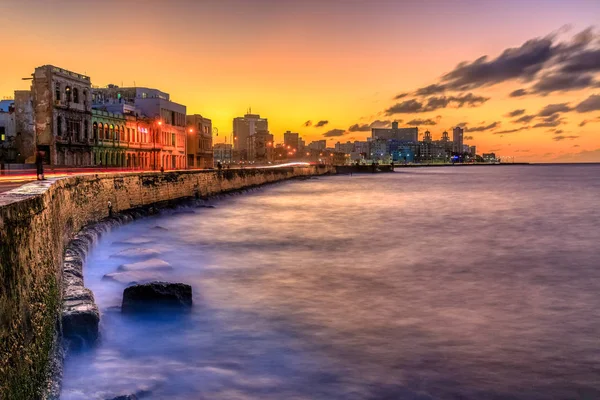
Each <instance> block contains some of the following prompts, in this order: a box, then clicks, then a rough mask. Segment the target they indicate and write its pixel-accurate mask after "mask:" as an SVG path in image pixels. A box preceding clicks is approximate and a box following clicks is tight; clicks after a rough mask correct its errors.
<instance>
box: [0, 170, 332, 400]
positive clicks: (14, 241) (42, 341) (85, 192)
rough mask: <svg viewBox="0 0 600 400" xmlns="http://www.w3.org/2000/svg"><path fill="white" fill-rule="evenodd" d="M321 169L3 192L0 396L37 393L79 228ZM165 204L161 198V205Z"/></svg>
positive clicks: (151, 177) (144, 177) (123, 177)
mask: <svg viewBox="0 0 600 400" xmlns="http://www.w3.org/2000/svg"><path fill="white" fill-rule="evenodd" d="M327 172H330V171H329V169H328V168H326V167H301V168H298V167H295V168H265V169H246V170H229V171H222V172H221V173H219V172H217V171H179V172H169V173H162V174H161V173H141V174H112V175H87V176H76V177H69V178H65V179H60V180H56V181H45V182H41V183H33V184H29V185H25V186H23V187H21V188H19V189H16V190H13V191H11V192H7V193H4V194H1V195H0V399H11V400H12V399H27V400H31V399H36V398H39V397H40V393H41V391H42V389H43V388H42V387H43V386H44V385H45V384H46V378H47V376H46V375H47V371H48V368H47V366H48V362H49V359H50V356H51V349H52V346H53V343H54V339H55V336H56V332H57V330H59V329H60V322H59V318H58V317H59V309H60V304H61V284H62V273H61V271H62V262H63V254H64V250H65V246H66V244H67V243H68V242H69V240H70V239H71V238H72V237H73V235H74V234H75V233H77V232H78V231H79V230H80V229H81V228H82V227H84V226H85V225H88V224H90V223H94V222H96V221H99V220H101V219H103V218H106V217H107V216H108V212H109V211H108V202H109V201H110V202H111V203H112V208H113V212H119V211H124V210H129V209H133V208H137V207H143V206H148V205H151V204H157V203H158V204H161V203H163V202H166V203H168V202H169V201H171V200H175V199H182V198H185V197H194V196H210V195H213V194H218V193H223V192H227V191H231V190H238V189H243V188H248V187H252V186H257V185H261V184H264V183H269V182H275V181H279V180H283V179H288V178H293V177H296V176H306V175H316V174H324V173H327ZM163 204H165V203H163Z"/></svg>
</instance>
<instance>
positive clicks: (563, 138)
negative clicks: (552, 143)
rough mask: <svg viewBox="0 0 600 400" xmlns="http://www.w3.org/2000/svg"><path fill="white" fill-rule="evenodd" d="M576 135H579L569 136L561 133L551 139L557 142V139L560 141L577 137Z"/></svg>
mask: <svg viewBox="0 0 600 400" xmlns="http://www.w3.org/2000/svg"><path fill="white" fill-rule="evenodd" d="M578 137H579V136H574V135H571V136H562V135H558V136H554V137H553V138H552V140H556V141H557V142H559V141H561V140H566V139H568V140H573V139H577V138H578Z"/></svg>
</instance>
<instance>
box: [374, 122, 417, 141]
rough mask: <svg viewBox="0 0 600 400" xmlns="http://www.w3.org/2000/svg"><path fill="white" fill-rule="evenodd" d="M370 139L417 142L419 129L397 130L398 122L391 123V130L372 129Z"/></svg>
mask: <svg viewBox="0 0 600 400" xmlns="http://www.w3.org/2000/svg"><path fill="white" fill-rule="evenodd" d="M371 138H372V139H385V140H390V139H395V140H400V141H402V142H414V143H417V142H418V141H419V128H398V122H392V128H391V129H389V128H372V129H371Z"/></svg>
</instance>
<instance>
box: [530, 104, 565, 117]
mask: <svg viewBox="0 0 600 400" xmlns="http://www.w3.org/2000/svg"><path fill="white" fill-rule="evenodd" d="M571 110H572V108H571V107H569V103H559V104H548V105H547V106H546V107H544V108H542V109H541V110H540V112H538V113H537V116H538V117H549V116H551V115H554V114H558V113H563V112H569V111H571Z"/></svg>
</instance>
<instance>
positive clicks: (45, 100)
mask: <svg viewBox="0 0 600 400" xmlns="http://www.w3.org/2000/svg"><path fill="white" fill-rule="evenodd" d="M31 93H32V101H33V107H34V109H33V111H34V115H33V117H34V124H35V132H34V138H33V142H34V143H35V144H36V146H37V148H38V149H40V150H43V151H45V153H46V161H47V162H48V163H49V164H51V165H73V166H86V165H91V164H92V149H91V144H92V132H91V126H92V124H91V116H92V105H91V83H90V78H89V77H88V76H85V75H81V74H78V73H75V72H71V71H67V70H65V69H62V68H58V67H55V66H53V65H44V66H41V67H38V68H36V69H35V72H34V73H33V80H32V84H31Z"/></svg>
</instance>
